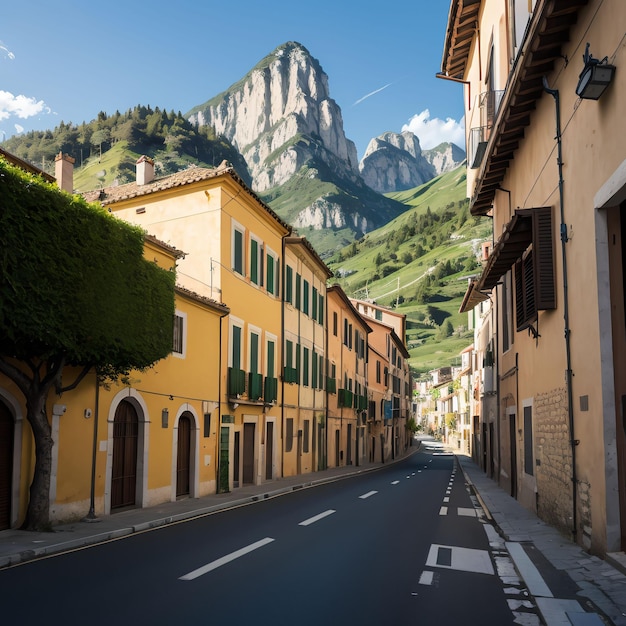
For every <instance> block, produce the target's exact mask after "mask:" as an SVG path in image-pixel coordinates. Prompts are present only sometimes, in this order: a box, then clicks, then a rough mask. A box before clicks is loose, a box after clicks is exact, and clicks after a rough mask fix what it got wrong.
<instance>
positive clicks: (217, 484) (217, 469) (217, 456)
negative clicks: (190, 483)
mask: <svg viewBox="0 0 626 626" xmlns="http://www.w3.org/2000/svg"><path fill="white" fill-rule="evenodd" d="M227 315H228V313H224V314H223V315H220V343H219V346H220V349H219V350H218V355H219V356H218V357H217V358H218V367H217V371H218V372H219V374H218V377H217V426H216V428H215V459H216V462H215V493H221V492H220V470H221V467H220V464H221V454H220V452H221V451H220V444H221V440H222V320H223V319H224V318H225V317H226V316H227ZM209 434H210V433H209Z"/></svg>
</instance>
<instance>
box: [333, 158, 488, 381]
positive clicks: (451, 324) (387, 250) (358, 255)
mask: <svg viewBox="0 0 626 626" xmlns="http://www.w3.org/2000/svg"><path fill="white" fill-rule="evenodd" d="M389 195H390V197H393V198H394V199H395V200H398V201H401V202H403V203H405V204H407V205H408V206H409V207H411V208H409V209H408V210H407V211H406V212H405V213H403V214H402V215H400V216H398V217H397V218H396V219H394V220H392V221H391V222H389V223H388V224H386V225H385V226H384V227H382V228H379V229H378V230H375V231H372V232H370V233H368V234H367V235H366V236H365V237H363V238H362V239H361V240H360V241H358V242H354V243H352V244H350V245H349V246H347V247H345V248H343V249H342V250H341V251H340V252H339V253H337V254H335V255H334V256H333V257H332V258H331V259H329V260H328V261H327V263H328V265H329V267H330V268H331V269H332V270H333V271H334V272H335V276H336V281H337V282H338V283H339V284H341V286H342V287H343V289H344V290H345V292H346V293H347V294H348V295H349V296H350V297H354V298H359V299H364V300H366V299H372V300H374V301H376V302H377V303H378V304H381V305H384V306H391V307H394V308H397V310H398V311H399V312H401V313H404V314H405V315H406V316H407V344H408V348H409V352H410V355H411V358H410V364H411V367H412V369H413V370H414V371H415V372H416V373H418V374H421V373H424V372H427V371H429V370H431V369H434V368H437V367H442V366H445V365H451V364H454V363H455V362H457V361H458V356H459V353H460V352H461V350H463V349H464V348H466V347H467V346H468V345H469V344H471V343H472V340H473V335H472V331H470V330H468V329H467V314H465V313H459V307H460V305H461V302H462V299H463V295H464V294H465V291H466V288H467V281H468V277H470V276H472V275H475V274H477V273H479V272H480V271H481V267H480V264H479V258H480V257H479V255H480V250H481V244H482V242H483V241H486V240H489V239H491V223H490V222H489V220H488V219H487V218H475V217H472V216H471V215H470V213H469V201H468V200H467V198H466V197H465V196H466V176H465V166H464V165H463V166H461V167H459V168H457V169H455V170H454V171H452V172H449V173H447V174H443V175H441V176H439V177H437V178H435V179H433V180H431V181H429V182H428V183H426V184H424V185H421V186H420V187H417V188H415V189H411V190H408V191H403V192H401V193H395V194H389Z"/></svg>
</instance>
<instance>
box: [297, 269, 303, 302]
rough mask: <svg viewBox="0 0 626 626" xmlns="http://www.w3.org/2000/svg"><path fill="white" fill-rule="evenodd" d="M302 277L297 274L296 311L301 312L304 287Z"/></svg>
mask: <svg viewBox="0 0 626 626" xmlns="http://www.w3.org/2000/svg"><path fill="white" fill-rule="evenodd" d="M301 281H302V277H301V276H300V274H298V273H296V309H298V311H299V310H300V297H301V295H302V287H301Z"/></svg>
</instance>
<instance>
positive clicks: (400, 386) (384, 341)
mask: <svg viewBox="0 0 626 626" xmlns="http://www.w3.org/2000/svg"><path fill="white" fill-rule="evenodd" d="M350 302H351V303H352V304H353V306H354V308H355V309H356V310H357V311H358V312H359V314H360V315H361V316H363V317H364V318H365V319H366V321H367V324H368V325H369V326H370V327H371V329H372V333H371V334H370V335H369V343H370V345H371V346H372V347H373V348H374V350H375V353H376V354H375V355H373V357H374V361H373V363H369V362H368V378H369V381H370V389H371V391H372V392H373V393H376V396H378V392H374V390H375V389H377V387H378V385H379V384H380V383H379V378H381V379H382V384H383V387H384V388H385V392H384V398H383V404H382V419H383V421H382V423H380V422H379V423H377V421H376V419H375V418H374V422H373V423H372V424H371V425H370V427H369V429H370V431H371V433H372V434H373V435H374V437H373V438H370V442H372V443H373V440H374V439H378V440H379V441H383V442H384V459H383V460H387V459H389V458H391V459H393V458H396V456H397V455H398V454H400V453H401V452H402V451H404V450H406V448H407V447H408V446H409V445H411V441H410V437H411V433H408V432H407V420H408V419H409V417H411V415H412V392H411V390H412V388H413V383H412V382H411V373H410V368H409V361H408V359H409V352H408V350H407V348H406V345H405V337H406V315H404V314H403V313H398V312H397V311H393V310H391V309H389V308H388V307H384V306H381V305H378V304H376V303H375V302H369V301H365V300H356V299H353V298H351V299H350ZM376 355H380V356H378V357H377V356H376ZM380 357H382V361H380V362H381V366H382V368H383V371H382V376H381V375H380V372H379V371H378V370H377V369H376V368H377V367H378V366H377V365H376V363H377V362H378V361H379V360H380ZM374 380H375V381H376V385H375V383H373V382H372V381H374ZM374 385H375V386H374ZM372 409H374V407H372ZM377 411H378V407H376V412H375V414H376V415H378V412H377ZM381 436H382V438H381Z"/></svg>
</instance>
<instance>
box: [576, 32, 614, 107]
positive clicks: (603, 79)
mask: <svg viewBox="0 0 626 626" xmlns="http://www.w3.org/2000/svg"><path fill="white" fill-rule="evenodd" d="M583 61H584V62H585V67H584V68H583V71H582V72H581V73H580V76H579V78H578V85H577V87H576V95H577V96H579V97H580V98H584V99H585V100H598V98H600V96H601V95H602V94H603V93H604V90H605V89H606V88H607V87H608V86H609V85H610V84H611V81H612V80H613V75H614V74H615V66H614V65H609V58H608V57H604V59H602V60H600V59H594V58H593V55H592V54H590V53H589V44H587V46H586V48H585V54H583Z"/></svg>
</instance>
